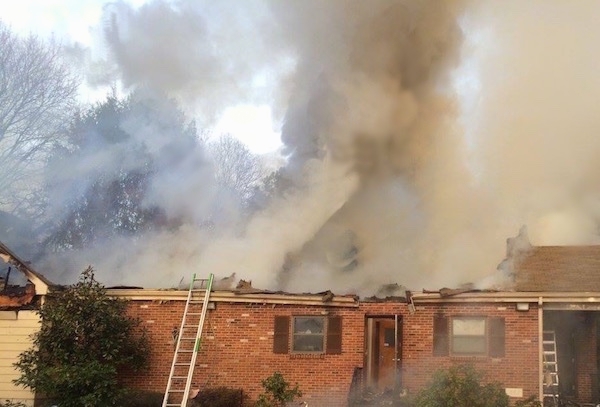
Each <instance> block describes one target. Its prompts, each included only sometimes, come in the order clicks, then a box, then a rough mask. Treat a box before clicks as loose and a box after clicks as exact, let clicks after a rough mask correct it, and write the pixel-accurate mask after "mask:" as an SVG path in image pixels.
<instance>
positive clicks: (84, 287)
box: [14, 267, 149, 407]
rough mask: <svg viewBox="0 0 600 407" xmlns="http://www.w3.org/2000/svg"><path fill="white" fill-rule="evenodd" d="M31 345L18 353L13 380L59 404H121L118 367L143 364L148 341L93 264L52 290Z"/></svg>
mask: <svg viewBox="0 0 600 407" xmlns="http://www.w3.org/2000/svg"><path fill="white" fill-rule="evenodd" d="M39 315H40V318H41V320H42V324H41V327H40V330H39V331H37V332H36V333H34V334H33V346H32V347H31V348H30V349H28V350H26V351H25V352H23V353H21V354H20V355H19V359H18V361H17V363H15V366H16V367H17V369H18V370H19V371H20V372H21V376H20V377H19V378H18V379H17V380H14V383H15V384H17V385H21V386H24V387H27V388H29V389H31V390H32V391H34V392H36V393H39V394H44V395H46V396H47V398H48V399H54V400H60V405H61V407H107V406H118V405H120V402H121V398H122V397H123V396H125V394H126V392H125V391H124V389H123V388H122V386H121V385H120V383H119V380H118V372H119V370H121V369H124V368H126V369H132V370H135V369H136V368H140V367H142V366H143V365H144V364H145V362H146V359H147V355H148V353H149V352H148V341H147V337H146V336H145V334H144V333H143V332H142V333H140V329H139V328H140V321H139V320H137V319H132V318H130V317H129V316H128V315H127V304H126V303H125V302H124V301H122V300H118V299H114V298H111V297H109V296H108V295H107V294H106V289H105V288H104V286H102V285H101V284H100V283H99V282H97V281H96V280H95V278H94V271H93V269H92V268H91V267H89V268H88V269H86V270H85V271H84V272H83V273H82V274H81V278H80V280H79V282H78V283H76V284H74V285H72V286H69V287H67V288H66V289H64V290H62V291H57V292H53V293H52V296H49V298H48V301H47V302H46V303H45V304H44V306H43V307H42V308H41V309H40V311H39Z"/></svg>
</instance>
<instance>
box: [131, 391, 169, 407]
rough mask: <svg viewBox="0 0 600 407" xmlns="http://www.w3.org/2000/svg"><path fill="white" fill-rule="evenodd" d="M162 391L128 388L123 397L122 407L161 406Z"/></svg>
mask: <svg viewBox="0 0 600 407" xmlns="http://www.w3.org/2000/svg"><path fill="white" fill-rule="evenodd" d="M163 398H164V393H161V392H155V391H145V390H129V391H127V393H126V395H125V396H124V398H123V404H122V407H161V406H162V402H163Z"/></svg>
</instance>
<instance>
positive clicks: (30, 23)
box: [0, 0, 281, 154]
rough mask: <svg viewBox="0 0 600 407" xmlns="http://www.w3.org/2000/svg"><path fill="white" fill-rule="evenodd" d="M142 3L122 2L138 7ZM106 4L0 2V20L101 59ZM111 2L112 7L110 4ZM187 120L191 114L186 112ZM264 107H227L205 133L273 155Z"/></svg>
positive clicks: (87, 95)
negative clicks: (76, 46) (226, 136)
mask: <svg viewBox="0 0 600 407" xmlns="http://www.w3.org/2000/svg"><path fill="white" fill-rule="evenodd" d="M147 2H148V0H127V1H125V2H124V3H126V4H127V5H129V6H131V7H133V8H138V7H140V6H141V5H143V4H145V3H147ZM110 3H111V2H109V1H107V0H44V1H39V0H22V1H12V0H0V19H1V20H2V21H4V22H5V23H7V24H8V25H10V26H11V28H12V29H13V30H14V31H16V32H17V33H19V34H21V35H28V34H30V33H33V34H36V35H39V36H40V37H43V38H48V37H51V36H54V37H55V38H56V39H58V40H59V41H60V42H61V43H63V44H65V45H74V44H79V45H81V46H83V47H89V48H90V49H91V51H92V52H91V53H92V55H102V54H103V53H104V52H105V49H106V47H105V45H104V44H102V39H103V36H102V34H101V19H102V15H103V7H104V6H105V5H106V4H110ZM113 3H114V2H113ZM109 90H110V87H108V86H98V87H93V88H90V87H87V86H83V87H82V89H81V90H80V94H81V99H82V101H84V102H94V101H96V100H99V99H102V98H103V97H104V95H106V93H107V92H108V91H109ZM192 115H193V113H192ZM273 116H274V115H273V113H272V111H271V107H270V106H269V105H268V104H249V103H244V102H242V103H239V104H237V103H232V104H231V105H230V106H226V107H224V108H223V109H222V111H220V112H219V113H218V114H217V116H216V117H215V118H212V119H211V126H210V130H211V131H210V134H211V135H212V137H219V136H220V135H221V134H231V135H233V136H234V137H236V138H238V139H239V140H240V141H242V142H243V143H244V144H246V146H248V148H249V149H250V150H251V151H252V152H254V153H256V154H263V153H269V152H273V151H276V150H277V149H278V148H280V147H281V139H280V136H281V134H280V132H281V131H280V127H281V118H276V117H273Z"/></svg>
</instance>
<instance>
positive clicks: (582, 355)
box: [574, 313, 596, 403]
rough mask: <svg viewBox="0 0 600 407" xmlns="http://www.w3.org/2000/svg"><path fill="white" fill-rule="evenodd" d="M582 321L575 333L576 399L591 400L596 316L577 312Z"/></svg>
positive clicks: (594, 372) (594, 360)
mask: <svg viewBox="0 0 600 407" xmlns="http://www.w3.org/2000/svg"><path fill="white" fill-rule="evenodd" d="M578 317H579V318H581V319H582V320H583V321H582V323H581V325H580V326H579V329H577V330H576V331H575V332H574V333H575V337H574V340H575V351H576V358H575V359H576V368H577V377H576V381H577V389H576V390H577V399H578V400H579V401H581V402H585V403H589V402H592V401H593V400H592V378H595V374H596V318H594V317H593V316H592V315H591V314H589V313H587V314H579V316H578Z"/></svg>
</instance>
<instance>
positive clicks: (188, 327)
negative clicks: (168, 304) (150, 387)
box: [162, 274, 214, 407]
mask: <svg viewBox="0 0 600 407" xmlns="http://www.w3.org/2000/svg"><path fill="white" fill-rule="evenodd" d="M213 278H214V276H213V275H212V274H209V277H208V279H199V278H196V274H194V275H193V276H192V282H191V283H190V290H189V292H188V297H187V301H186V303H185V310H184V311H183V318H182V319H181V327H180V328H179V334H178V335H177V340H176V341H175V353H174V354H173V362H172V364H171V372H170V373H169V380H168V381H167V390H166V391H165V396H164V399H163V403H162V407H186V406H187V404H188V400H189V396H190V390H191V387H192V376H193V375H194V367H195V365H196V358H197V357H198V352H199V351H200V347H201V344H202V329H203V327H204V320H205V319H206V313H207V311H208V300H209V298H210V292H211V289H212V283H213ZM200 307H201V308H200ZM170 398H174V399H175V400H174V401H169V399H170ZM180 398H181V401H179V402H178V400H179V399H180Z"/></svg>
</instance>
